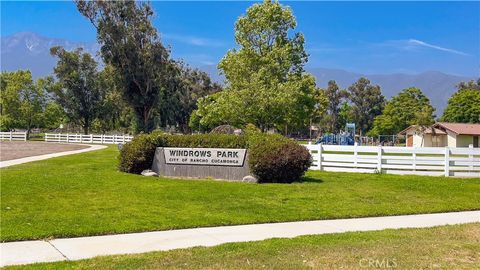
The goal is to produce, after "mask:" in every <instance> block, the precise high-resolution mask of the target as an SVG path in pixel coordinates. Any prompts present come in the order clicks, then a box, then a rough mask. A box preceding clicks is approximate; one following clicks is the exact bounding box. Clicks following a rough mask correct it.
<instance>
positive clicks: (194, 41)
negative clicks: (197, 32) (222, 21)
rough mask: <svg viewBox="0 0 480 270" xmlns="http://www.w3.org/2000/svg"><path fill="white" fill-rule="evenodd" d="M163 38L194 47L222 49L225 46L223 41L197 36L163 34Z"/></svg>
mask: <svg viewBox="0 0 480 270" xmlns="http://www.w3.org/2000/svg"><path fill="white" fill-rule="evenodd" d="M161 37H163V38H165V39H169V40H174V41H178V42H182V43H186V44H190V45H194V46H201V47H222V46H224V45H225V44H224V43H223V42H222V41H219V40H215V39H210V38H202V37H196V36H189V35H178V34H166V33H163V34H162V35H161Z"/></svg>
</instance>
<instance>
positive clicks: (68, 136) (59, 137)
mask: <svg viewBox="0 0 480 270" xmlns="http://www.w3.org/2000/svg"><path fill="white" fill-rule="evenodd" d="M58 138H59V141H60V138H61V137H58ZM68 138H69V136H68V133H67V143H68V142H69V141H70V140H69V139H68Z"/></svg>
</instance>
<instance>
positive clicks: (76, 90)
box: [50, 47, 104, 134]
mask: <svg viewBox="0 0 480 270" xmlns="http://www.w3.org/2000/svg"><path fill="white" fill-rule="evenodd" d="M50 53H51V54H52V55H53V56H56V57H58V62H57V65H56V66H55V68H54V69H53V70H54V73H55V76H56V77H57V79H58V83H57V84H55V85H54V86H53V87H50V89H51V91H52V92H53V93H54V94H55V96H56V100H57V101H58V103H59V104H60V105H61V106H62V107H63V108H64V110H65V113H66V114H67V115H68V117H69V119H70V120H71V121H73V122H76V123H77V124H80V125H81V126H82V127H83V132H84V133H85V134H88V132H89V129H90V126H91V124H92V122H93V120H94V119H95V118H96V117H97V116H98V113H99V110H100V108H101V105H102V100H103V98H104V91H103V88H102V87H101V84H100V77H99V75H98V71H97V63H96V62H95V60H94V59H93V57H92V56H91V55H90V54H88V53H84V52H83V51H82V49H77V50H75V51H71V52H69V51H66V50H65V49H63V48H62V47H53V48H51V49H50Z"/></svg>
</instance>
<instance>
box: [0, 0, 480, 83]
mask: <svg viewBox="0 0 480 270" xmlns="http://www.w3.org/2000/svg"><path fill="white" fill-rule="evenodd" d="M282 3H283V4H284V5H287V6H290V7H291V8H292V10H293V12H294V15H295V16H296V18H297V22H298V27H297V29H296V31H301V32H303V33H304V35H305V39H306V49H307V52H308V53H309V54H310V58H309V63H308V64H307V65H308V66H309V67H326V68H338V69H345V70H349V71H354V72H360V73H365V74H372V73H419V72H424V71H430V70H437V71H442V72H445V73H450V74H457V75H468V76H479V70H480V2H282ZM252 4H253V2H153V6H154V9H155V11H156V17H155V20H154V24H155V26H156V27H157V29H158V30H159V32H160V33H161V35H162V40H163V42H164V43H165V44H166V45H170V46H171V47H172V55H173V57H175V58H183V59H184V60H185V61H186V62H189V63H191V64H192V65H194V66H202V65H209V64H216V63H218V61H219V59H221V57H222V56H223V55H224V54H225V53H226V52H227V50H228V49H230V48H233V47H234V46H235V43H234V39H233V27H234V23H235V21H236V19H237V18H238V17H239V16H240V15H242V14H244V13H245V10H246V9H247V8H248V7H249V6H250V5H252ZM16 32H35V33H38V34H40V35H43V36H46V37H51V38H61V39H68V40H72V41H82V42H94V41H95V30H94V28H93V27H92V26H91V25H90V23H89V22H88V21H87V20H86V19H85V18H83V17H82V16H81V15H80V14H79V13H78V11H77V10H76V7H75V5H74V4H73V3H71V2H2V3H1V35H2V36H8V35H11V34H14V33H16Z"/></svg>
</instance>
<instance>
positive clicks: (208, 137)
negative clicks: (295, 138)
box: [118, 132, 247, 174]
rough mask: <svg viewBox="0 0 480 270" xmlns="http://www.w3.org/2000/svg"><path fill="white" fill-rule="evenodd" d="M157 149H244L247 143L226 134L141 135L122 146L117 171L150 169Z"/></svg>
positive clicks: (156, 133) (243, 138) (154, 133)
mask: <svg viewBox="0 0 480 270" xmlns="http://www.w3.org/2000/svg"><path fill="white" fill-rule="evenodd" d="M157 147H192V148H194V147H198V148H246V147H247V143H246V140H245V137H244V136H236V135H228V134H194V135H171V134H165V133H161V132H153V133H151V134H142V135H139V136H137V137H135V138H134V139H133V140H132V141H131V142H129V143H127V144H125V145H124V146H123V148H122V150H121V151H120V156H119V160H120V162H119V166H118V168H119V170H120V171H122V172H128V173H137V174H138V173H141V172H142V171H143V170H146V169H150V168H151V166H152V162H153V157H154V155H155V149H156V148H157Z"/></svg>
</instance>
